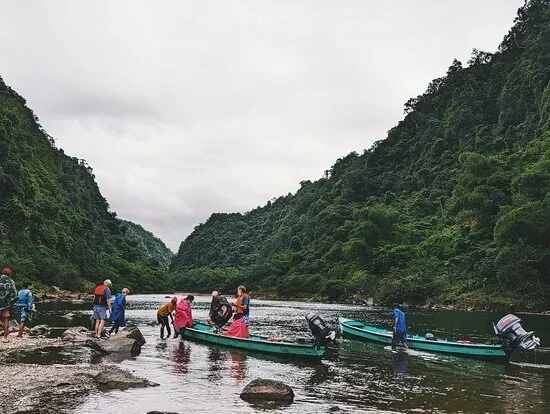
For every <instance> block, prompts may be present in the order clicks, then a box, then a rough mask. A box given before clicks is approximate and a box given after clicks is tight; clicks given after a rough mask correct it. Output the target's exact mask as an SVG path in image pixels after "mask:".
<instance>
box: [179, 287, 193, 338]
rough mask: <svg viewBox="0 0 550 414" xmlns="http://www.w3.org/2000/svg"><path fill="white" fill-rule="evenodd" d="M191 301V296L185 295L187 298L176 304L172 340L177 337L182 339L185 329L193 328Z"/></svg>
mask: <svg viewBox="0 0 550 414" xmlns="http://www.w3.org/2000/svg"><path fill="white" fill-rule="evenodd" d="M193 300H195V297H194V296H193V295H187V297H185V298H184V299H182V300H180V301H179V302H178V304H177V306H176V313H175V315H174V331H175V333H174V338H177V337H178V335H181V336H182V337H183V333H184V332H185V328H191V327H192V326H193V312H192V310H191V303H192V302H193Z"/></svg>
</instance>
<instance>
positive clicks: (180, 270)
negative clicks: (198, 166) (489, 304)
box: [171, 0, 550, 306]
mask: <svg viewBox="0 0 550 414" xmlns="http://www.w3.org/2000/svg"><path fill="white" fill-rule="evenodd" d="M548 22H550V2H549V1H548V0H531V1H527V2H526V4H525V6H524V7H522V8H521V9H520V10H519V11H518V17H517V18H516V21H515V24H514V26H513V27H512V29H511V30H510V32H509V33H508V34H507V35H506V36H505V38H504V40H503V42H502V44H501V45H500V47H499V50H498V51H497V52H496V53H487V52H483V51H479V50H476V49H474V51H473V53H472V58H471V59H470V60H469V61H468V63H467V67H463V65H462V63H460V62H458V61H457V60H455V61H454V62H453V63H452V65H451V66H450V67H449V70H448V71H447V74H446V76H444V77H441V78H438V79H435V80H434V81H432V82H431V83H430V85H429V86H428V88H427V90H426V92H425V93H424V94H422V95H420V96H417V97H416V98H412V99H410V100H409V101H408V102H407V103H406V104H405V114H406V115H405V118H404V119H403V120H402V121H401V122H399V124H398V125H397V126H396V127H394V128H393V129H391V130H390V131H389V132H388V136H387V138H386V139H384V140H381V141H378V142H376V143H375V144H374V145H373V146H372V147H371V148H370V149H368V150H366V151H364V152H363V153H362V154H357V153H351V154H348V155H347V156H345V157H343V158H341V159H338V160H337V161H336V163H335V164H334V165H333V166H332V168H331V169H330V170H329V171H328V172H327V174H326V176H325V177H323V178H321V179H319V180H317V181H315V182H310V181H304V182H302V183H301V188H300V189H299V190H298V191H297V192H296V194H294V195H290V194H289V195H287V196H284V197H280V198H278V199H276V200H274V201H270V202H268V203H267V204H266V205H265V206H263V207H259V208H256V209H254V210H252V211H250V212H248V213H246V214H213V215H212V216H211V217H210V218H209V219H208V220H207V221H206V222H205V223H204V224H201V225H199V226H197V227H196V228H195V230H194V232H193V233H192V234H191V235H190V236H189V237H188V238H187V239H186V240H185V241H184V242H183V243H182V244H181V246H180V248H179V251H178V253H177V255H176V256H175V258H174V260H173V261H172V264H171V272H172V278H173V281H174V283H176V284H177V285H178V286H179V287H181V288H189V289H193V290H203V291H206V290H209V289H211V288H214V287H217V288H220V287H225V286H228V287H231V286H232V284H233V285H234V284H235V283H236V282H237V281H242V282H246V283H248V284H249V285H250V287H251V288H253V289H255V290H258V291H263V292H267V293H274V294H278V295H290V296H299V295H315V294H318V295H323V296H328V297H330V298H333V299H337V298H339V297H342V296H349V295H352V294H361V295H365V296H375V297H377V298H378V299H380V300H385V301H390V300H394V299H405V300H409V301H417V302H425V301H439V302H455V301H456V302H463V303H464V302H467V301H468V300H470V301H472V300H474V301H475V298H481V299H482V300H483V301H484V302H485V301H489V300H491V301H493V302H494V304H498V303H510V302H512V303H518V304H520V305H522V306H529V305H531V306H544V305H545V304H548V302H549V298H550V248H549V247H550V246H549V244H550V195H549V191H550V190H549V189H550V172H549V171H550V83H549V81H550V25H549V23H548ZM502 301H505V302H502Z"/></svg>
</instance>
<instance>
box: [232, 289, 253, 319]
mask: <svg viewBox="0 0 550 414" xmlns="http://www.w3.org/2000/svg"><path fill="white" fill-rule="evenodd" d="M233 306H234V307H235V315H233V317H234V318H235V319H240V318H243V320H244V323H245V324H246V325H248V323H249V315H250V296H248V294H247V293H246V288H245V287H244V286H243V285H239V287H238V288H237V299H236V300H235V301H234V302H233Z"/></svg>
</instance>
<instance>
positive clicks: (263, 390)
mask: <svg viewBox="0 0 550 414" xmlns="http://www.w3.org/2000/svg"><path fill="white" fill-rule="evenodd" d="M241 398H242V399H243V400H245V401H278V402H285V403H291V402H292V401H294V391H293V390H292V388H291V387H290V386H288V385H286V384H285V383H283V382H281V381H275V380H270V379H263V378H257V379H255V380H254V381H252V382H251V383H249V384H248V385H247V386H246V387H244V388H243V390H242V392H241Z"/></svg>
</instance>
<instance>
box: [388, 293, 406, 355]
mask: <svg viewBox="0 0 550 414" xmlns="http://www.w3.org/2000/svg"><path fill="white" fill-rule="evenodd" d="M399 343H402V344H403V347H404V348H405V349H406V350H407V351H408V350H409V345H408V344H407V321H406V319H405V312H403V311H402V310H401V309H400V308H399V304H398V303H396V304H394V305H393V338H392V341H391V349H392V351H397V345H399Z"/></svg>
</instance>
